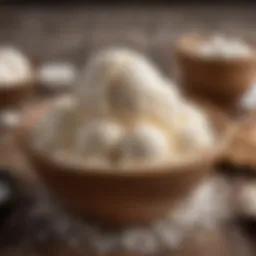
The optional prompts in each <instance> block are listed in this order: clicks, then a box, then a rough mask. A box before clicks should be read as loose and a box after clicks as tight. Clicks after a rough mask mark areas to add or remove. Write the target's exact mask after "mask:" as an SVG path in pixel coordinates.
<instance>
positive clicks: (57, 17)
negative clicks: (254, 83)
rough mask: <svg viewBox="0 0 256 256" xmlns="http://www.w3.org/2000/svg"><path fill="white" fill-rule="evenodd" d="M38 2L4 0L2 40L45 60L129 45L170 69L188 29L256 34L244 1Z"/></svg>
mask: <svg viewBox="0 0 256 256" xmlns="http://www.w3.org/2000/svg"><path fill="white" fill-rule="evenodd" d="M22 2H23V3H24V4H23V5H20V4H18V3H22ZM29 2H31V3H29ZM38 2H39V3H38V4H35V3H32V1H16V4H11V3H12V2H11V1H1V3H3V4H2V6H1V7H0V31H1V33H0V43H1V44H13V45H15V46H17V47H19V48H20V49H22V50H24V51H25V52H26V53H28V54H29V55H32V56H36V57H38V58H40V59H41V60H42V61H45V60H56V59H57V60H70V61H72V62H74V63H75V64H78V65H80V64H81V63H84V62H85V58H86V57H87V56H88V54H89V53H90V52H91V51H92V50H94V49H98V48H100V47H102V46H107V45H113V44H115V45H128V46H132V47H135V48H136V49H139V50H142V51H144V52H146V53H149V54H150V55H151V56H152V57H153V58H154V59H155V60H156V61H157V62H158V64H159V65H161V67H162V68H164V70H165V71H170V64H171V58H170V55H171V48H172V43H173V41H174V40H175V39H177V38H178V36H179V35H181V34H183V33H185V32H193V31H209V30H210V31H218V32H221V31H227V32H231V33H235V34H239V35H250V37H253V36H254V35H255V33H256V31H255V29H254V26H255V21H256V16H255V7H254V6H253V5H252V4H245V1H243V3H242V4H241V1H240V3H236V2H233V3H228V1H223V3H218V2H216V1H214V3H212V1H204V2H205V4H203V3H198V2H195V3H194V4H193V3H190V4H185V3H184V4H182V2H183V1H171V3H170V4H169V5H149V6H147V5H145V6H143V4H140V5H135V4H132V3H131V4H129V5H128V4H126V5H121V4H119V5H114V4H104V3H103V4H102V5H99V4H98V5H93V6H92V5H86V4H83V2H81V3H76V2H74V3H73V1H72V5H71V4H70V3H68V1H64V2H62V1H54V2H52V1H51V4H49V3H45V4H42V2H43V1H38ZM40 2H41V3H40ZM44 2H45V1H44ZM49 2H50V1H49ZM4 3H8V4H4ZM13 3H14V1H13ZM60 3H61V4H60Z"/></svg>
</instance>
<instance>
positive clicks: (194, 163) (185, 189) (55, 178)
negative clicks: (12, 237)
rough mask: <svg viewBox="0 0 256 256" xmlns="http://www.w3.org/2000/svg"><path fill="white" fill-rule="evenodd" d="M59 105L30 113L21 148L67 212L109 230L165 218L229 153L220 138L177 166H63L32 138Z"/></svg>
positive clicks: (21, 129)
mask: <svg viewBox="0 0 256 256" xmlns="http://www.w3.org/2000/svg"><path fill="white" fill-rule="evenodd" d="M53 102H54V101H48V102H45V103H41V104H40V105H38V106H36V107H34V108H33V109H32V110H30V111H29V112H28V113H26V114H25V116H24V118H23V121H22V122H21V124H20V126H19V128H18V130H17V140H18V143H19V145H20V146H21V148H22V149H23V150H24V152H25V154H26V155H27V157H28V159H29V160H30V162H31V163H32V165H33V166H34V167H35V170H36V171H37V173H38V174H39V176H40V177H41V178H42V181H43V182H44V184H45V185H46V186H47V187H48V188H49V190H50V191H51V192H53V194H54V195H55V196H56V197H57V198H58V199H59V200H60V201H61V202H62V203H63V205H64V207H66V208H67V209H69V210H71V211H73V212H74V213H76V214H78V215H80V216H82V217H86V218H89V219H92V220H96V221H98V222H102V223H103V224H106V225H121V226H125V225H133V224H138V223H139V224H142V223H149V222H151V221H153V220H155V219H157V218H161V217H164V216H165V215H166V214H167V213H168V212H169V211H170V210H171V209H172V207H173V206H174V205H175V203H177V202H178V201H180V200H181V199H183V198H184V197H186V196H187V195H188V194H189V193H190V192H191V191H192V190H193V188H194V187H195V186H196V185H197V184H198V183H199V182H200V181H201V180H202V179H203V178H205V177H206V176H208V175H209V174H210V173H211V171H212V170H213V167H214V164H215V163H216V162H218V159H219V157H220V156H221V155H222V152H223V150H224V149H225V145H226V142H225V140H222V139H221V138H220V143H218V145H216V147H215V148H214V149H212V150H211V151H209V152H205V153H204V154H202V155H200V156H197V157H196V158H193V159H189V160H187V161H184V162H182V163H180V164H178V165H176V166H175V165H173V166H170V165H164V166H158V167H152V166H145V167H143V168H137V169H133V170H127V171H126V172H121V171H119V170H118V169H117V170H107V169H97V170H96V169H89V168H88V167H85V166H84V165H79V164H78V165H76V166H74V165H71V164H68V163H63V161H58V160H56V159H53V158H52V157H51V155H49V154H48V153H47V152H43V151H42V150H38V149H36V148H35V147H33V145H32V143H31V139H30V135H31V131H32V128H33V126H34V125H35V124H36V123H37V121H38V120H39V119H40V118H42V116H43V115H44V114H45V113H47V111H50V110H51V107H52V104H53Z"/></svg>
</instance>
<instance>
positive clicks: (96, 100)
mask: <svg viewBox="0 0 256 256" xmlns="http://www.w3.org/2000/svg"><path fill="white" fill-rule="evenodd" d="M79 82H80V88H79V89H78V92H77V93H78V94H77V95H78V97H79V98H80V100H81V105H82V106H83V108H84V109H85V111H87V110H89V111H90V113H91V114H92V115H99V116H104V115H113V116H115V115H116V116H118V117H124V118H129V117H136V118H137V117H138V116H149V115H151V114H153V113H152V110H153V111H154V110H157V109H159V107H160V104H159V103H160V102H161V100H160V98H161V97H162V95H164V94H166V93H167V94H168V97H169V100H168V101H169V103H168V104H169V107H170V110H169V111H171V107H172V108H175V107H176V105H177V102H178V100H176V98H177V97H178V96H177V95H176V92H175V90H172V86H169V87H167V86H165V84H166V83H167V82H166V80H165V79H164V77H163V76H162V75H161V74H160V72H158V71H157V69H156V68H155V67H154V65H153V64H151V63H150V61H149V60H147V59H146V58H145V57H144V56H142V55H140V54H138V53H136V52H133V51H130V50H122V49H118V50H107V51H103V52H100V53H98V54H97V55H96V56H95V57H94V58H92V59H91V60H90V61H89V64H88V66H87V68H86V69H85V71H84V72H83V74H82V75H81V78H80V79H79Z"/></svg>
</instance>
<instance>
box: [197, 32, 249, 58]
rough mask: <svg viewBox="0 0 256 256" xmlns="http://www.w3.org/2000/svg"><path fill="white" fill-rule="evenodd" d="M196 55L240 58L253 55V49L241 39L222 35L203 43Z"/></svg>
mask: <svg viewBox="0 0 256 256" xmlns="http://www.w3.org/2000/svg"><path fill="white" fill-rule="evenodd" d="M196 53H197V54H199V55H200V56H202V57H206V58H212V57H214V58H216V57H217V58H228V59H229V58H240V57H248V56H250V55H252V54H253V50H252V49H251V47H250V46H249V45H248V44H246V42H244V41H242V40H241V39H235V38H229V37H225V36H221V35H215V36H212V37H211V38H210V39H209V40H206V41H205V42H204V43H202V44H201V45H200V46H199V47H198V48H197V49H196Z"/></svg>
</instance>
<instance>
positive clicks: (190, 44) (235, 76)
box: [175, 34, 256, 109]
mask: <svg viewBox="0 0 256 256" xmlns="http://www.w3.org/2000/svg"><path fill="white" fill-rule="evenodd" d="M208 38H209V37H208V36H203V35H198V34H191V35H185V36H183V37H182V38H181V39H180V40H178V41H177V44H176V49H175V55H176V60H177V65H178V70H179V76H180V77H179V79H180V80H181V83H182V84H183V86H184V88H185V90H187V91H189V92H191V93H193V94H198V95H203V96H205V97H206V98H207V99H209V100H212V101H213V102H214V103H216V104H218V105H221V106H222V107H224V108H228V109H230V108H232V107H234V106H235V105H236V104H237V102H238V101H239V99H240V98H241V97H242V95H243V94H244V93H245V92H246V90H247V89H248V88H249V87H250V86H251V85H252V84H253V82H254V81H255V67H256V56H255V53H254V54H251V55H246V56H236V57H231V58H218V57H217V58H212V57H209V58H208V57H204V56H200V54H197V53H196V49H197V48H198V47H200V45H201V44H203V43H205V42H206V41H207V39H208ZM248 46H252V44H248Z"/></svg>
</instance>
